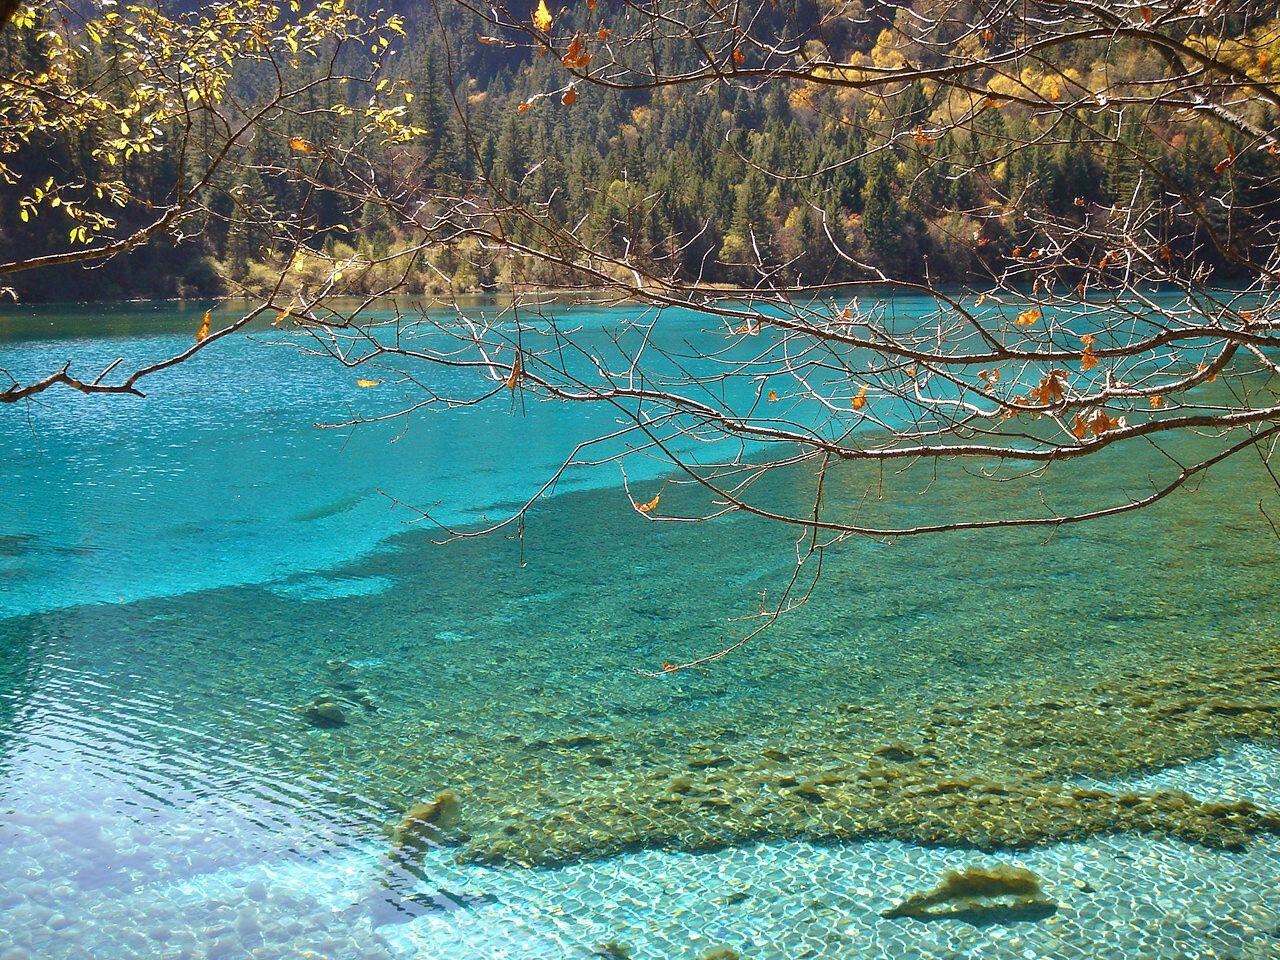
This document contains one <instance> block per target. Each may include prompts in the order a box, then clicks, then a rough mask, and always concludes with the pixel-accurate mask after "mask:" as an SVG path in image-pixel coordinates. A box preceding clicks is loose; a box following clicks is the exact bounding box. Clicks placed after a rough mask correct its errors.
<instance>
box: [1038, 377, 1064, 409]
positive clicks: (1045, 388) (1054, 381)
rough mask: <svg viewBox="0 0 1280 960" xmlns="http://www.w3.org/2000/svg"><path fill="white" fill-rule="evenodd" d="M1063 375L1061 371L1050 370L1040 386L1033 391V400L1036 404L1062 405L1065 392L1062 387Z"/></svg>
mask: <svg viewBox="0 0 1280 960" xmlns="http://www.w3.org/2000/svg"><path fill="white" fill-rule="evenodd" d="M1062 377H1063V373H1062V371H1061V370H1050V371H1049V372H1048V373H1047V374H1046V375H1045V376H1044V377H1043V378H1042V379H1041V381H1040V386H1038V387H1035V388H1033V389H1032V391H1031V399H1032V400H1034V401H1035V402H1036V403H1039V404H1043V405H1044V406H1046V407H1047V406H1052V405H1053V404H1055V403H1060V402H1061V401H1062V398H1063V396H1064V395H1065V391H1064V390H1063V387H1062Z"/></svg>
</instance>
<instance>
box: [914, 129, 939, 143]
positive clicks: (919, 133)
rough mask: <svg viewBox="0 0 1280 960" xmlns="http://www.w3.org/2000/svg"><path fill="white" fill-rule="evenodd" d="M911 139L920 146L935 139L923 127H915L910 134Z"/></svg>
mask: <svg viewBox="0 0 1280 960" xmlns="http://www.w3.org/2000/svg"><path fill="white" fill-rule="evenodd" d="M912 139H913V140H915V142H916V143H918V144H920V145H921V146H928V145H929V144H931V143H933V141H934V140H935V139H936V138H935V137H933V136H931V135H930V134H927V133H925V132H924V127H916V132H915V133H914V134H913V135H912Z"/></svg>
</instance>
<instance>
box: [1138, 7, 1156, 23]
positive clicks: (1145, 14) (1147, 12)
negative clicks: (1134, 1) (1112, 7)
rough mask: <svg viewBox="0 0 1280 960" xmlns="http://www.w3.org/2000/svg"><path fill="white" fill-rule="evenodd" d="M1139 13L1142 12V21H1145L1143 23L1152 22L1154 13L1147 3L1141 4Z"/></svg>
mask: <svg viewBox="0 0 1280 960" xmlns="http://www.w3.org/2000/svg"><path fill="white" fill-rule="evenodd" d="M1138 13H1140V14H1142V22H1143V23H1150V22H1151V18H1152V16H1153V14H1152V13H1151V8H1150V7H1148V6H1147V5H1146V4H1145V3H1144V4H1143V5H1142V6H1140V7H1139V8H1138Z"/></svg>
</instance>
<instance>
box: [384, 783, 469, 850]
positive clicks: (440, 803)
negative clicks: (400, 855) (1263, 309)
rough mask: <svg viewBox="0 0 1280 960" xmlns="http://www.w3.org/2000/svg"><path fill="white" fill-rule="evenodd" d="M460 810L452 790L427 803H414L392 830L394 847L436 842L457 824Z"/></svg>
mask: <svg viewBox="0 0 1280 960" xmlns="http://www.w3.org/2000/svg"><path fill="white" fill-rule="evenodd" d="M461 810H462V801H461V800H459V799H458V795H457V794H456V793H454V792H453V791H452V790H442V791H441V792H440V793H438V794H436V798H435V799H434V800H432V801H430V802H428V803H415V804H414V805H413V806H411V807H410V808H409V809H408V810H407V811H406V812H405V815H404V819H402V820H401V821H400V822H399V823H398V824H396V826H395V828H394V829H393V830H392V837H393V840H394V842H395V845H396V846H405V845H412V844H420V843H422V841H424V840H426V841H431V842H435V841H438V840H439V838H440V836H441V835H442V834H443V832H444V831H445V830H447V829H449V828H450V827H451V826H453V825H454V824H456V823H457V822H458V818H459V814H460V813H461Z"/></svg>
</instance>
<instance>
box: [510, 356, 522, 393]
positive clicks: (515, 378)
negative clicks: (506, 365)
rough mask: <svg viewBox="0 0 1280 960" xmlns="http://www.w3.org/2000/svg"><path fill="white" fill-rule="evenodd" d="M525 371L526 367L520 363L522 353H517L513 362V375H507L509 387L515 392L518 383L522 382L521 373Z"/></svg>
mask: <svg viewBox="0 0 1280 960" xmlns="http://www.w3.org/2000/svg"><path fill="white" fill-rule="evenodd" d="M523 372H524V367H523V365H522V364H521V363H520V355H519V354H516V359H515V361H514V362H513V363H512V364H511V376H509V377H507V389H508V390H510V391H511V392H512V393H515V390H516V384H517V383H519V382H520V374H521V373H523Z"/></svg>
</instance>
